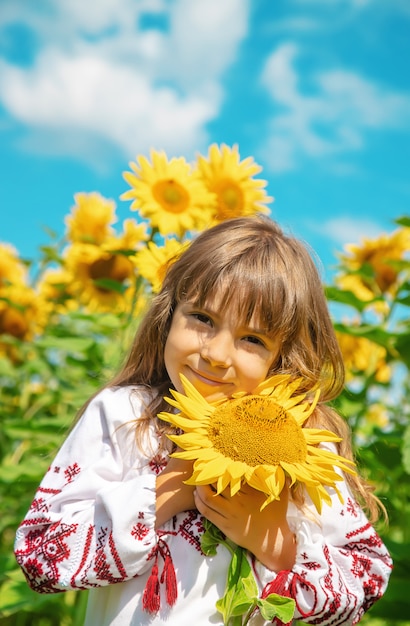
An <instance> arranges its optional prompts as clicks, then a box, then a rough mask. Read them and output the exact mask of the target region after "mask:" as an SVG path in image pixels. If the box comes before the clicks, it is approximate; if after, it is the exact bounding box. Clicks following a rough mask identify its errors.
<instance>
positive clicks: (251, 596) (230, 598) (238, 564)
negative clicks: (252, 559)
mask: <svg viewBox="0 0 410 626" xmlns="http://www.w3.org/2000/svg"><path fill="white" fill-rule="evenodd" d="M257 592H258V588H257V585H256V582H255V580H254V577H253V573H252V569H251V566H250V565H249V563H248V560H247V558H246V556H245V554H244V550H243V548H241V547H239V546H237V547H236V549H235V551H234V553H233V555H232V559H231V562H230V565H229V569H228V579H227V585H226V590H225V594H224V596H223V598H221V599H220V600H218V601H217V603H216V608H217V610H218V611H219V612H220V613H222V616H223V620H224V624H228V622H229V620H230V619H231V617H237V616H240V615H244V614H245V613H247V612H248V611H249V609H250V608H252V606H255V604H256V594H257Z"/></svg>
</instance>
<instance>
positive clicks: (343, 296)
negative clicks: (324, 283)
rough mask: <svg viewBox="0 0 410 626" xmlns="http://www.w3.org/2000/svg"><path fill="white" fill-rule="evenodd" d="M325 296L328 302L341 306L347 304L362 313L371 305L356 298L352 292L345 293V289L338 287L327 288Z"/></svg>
mask: <svg viewBox="0 0 410 626" xmlns="http://www.w3.org/2000/svg"><path fill="white" fill-rule="evenodd" d="M325 294H326V298H327V299H328V300H332V301H333V302H340V303H341V304H347V305H349V306H352V307H353V308H355V309H357V310H358V311H360V312H362V311H363V310H364V309H365V308H366V307H367V306H368V305H369V302H364V301H363V300H360V298H358V297H357V296H355V295H354V293H352V292H351V291H345V290H343V289H338V288H337V287H326V288H325Z"/></svg>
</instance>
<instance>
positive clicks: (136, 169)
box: [121, 150, 214, 236]
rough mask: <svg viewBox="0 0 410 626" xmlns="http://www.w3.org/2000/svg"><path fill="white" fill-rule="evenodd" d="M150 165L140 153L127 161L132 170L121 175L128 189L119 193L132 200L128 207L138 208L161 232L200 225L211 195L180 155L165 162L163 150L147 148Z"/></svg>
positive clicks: (205, 220)
mask: <svg viewBox="0 0 410 626" xmlns="http://www.w3.org/2000/svg"><path fill="white" fill-rule="evenodd" d="M151 160H152V164H151V163H150V162H149V161H148V159H146V158H145V157H144V156H138V157H137V162H136V163H134V162H131V163H130V167H131V169H132V172H124V174H123V176H124V179H125V180H126V181H127V183H128V184H129V185H130V187H131V189H129V190H128V191H126V192H124V193H123V194H122V196H121V199H123V200H132V201H133V202H132V204H131V210H133V211H134V210H138V211H139V213H140V214H141V216H142V217H145V218H147V219H149V220H150V221H151V225H152V226H153V227H154V228H158V230H159V232H160V233H161V235H168V234H170V233H175V234H176V235H178V236H181V235H183V234H184V233H185V232H186V231H189V230H193V229H198V228H203V227H204V226H205V225H206V224H207V223H209V221H210V213H209V208H207V207H209V206H211V205H212V203H213V202H214V197H213V195H212V194H211V193H209V191H207V189H206V187H205V185H204V183H203V182H202V181H201V180H200V179H199V178H198V177H197V176H194V175H193V172H192V167H191V165H190V164H189V163H187V162H186V161H185V159H184V158H183V157H180V158H172V159H170V160H169V161H168V159H167V156H166V154H165V153H164V152H156V151H154V150H153V151H151Z"/></svg>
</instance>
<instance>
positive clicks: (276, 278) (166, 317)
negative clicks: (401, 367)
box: [109, 216, 382, 520]
mask: <svg viewBox="0 0 410 626" xmlns="http://www.w3.org/2000/svg"><path fill="white" fill-rule="evenodd" d="M226 285H229V290H227V289H226ZM220 289H223V290H224V308H226V309H229V308H230V307H235V312H237V313H238V315H239V318H240V319H241V320H242V321H244V322H245V323H247V322H249V320H250V319H251V318H252V315H253V314H254V313H256V314H257V315H258V316H259V317H260V321H261V324H262V325H263V327H264V328H265V329H267V332H268V334H269V335H271V336H272V337H275V338H276V339H278V338H279V339H280V342H281V348H280V350H279V354H278V357H277V360H276V362H275V363H274V364H273V367H272V373H286V374H290V375H292V376H295V377H301V378H302V379H303V380H304V388H303V389H302V390H303V391H310V390H312V389H313V388H316V387H320V390H321V403H320V404H319V405H318V408H317V410H316V412H315V413H314V415H313V416H312V417H311V418H310V422H309V423H315V424H317V425H320V426H321V427H323V428H328V429H330V430H332V431H333V432H335V433H336V434H337V435H339V436H340V437H341V438H342V442H341V445H340V449H339V452H340V453H341V454H343V456H347V457H349V458H352V456H353V453H352V445H351V437H350V433H349V431H348V427H347V424H346V422H345V420H344V419H342V417H341V416H340V415H338V414H337V413H336V412H335V411H334V410H333V409H332V408H331V407H330V406H328V405H327V404H326V403H328V402H330V401H331V400H333V399H335V398H336V397H337V396H338V395H339V394H340V392H341V391H342V389H343V385H344V365H343V359H342V355H341V352H340V349H339V345H338V343H337V340H336V336H335V332H334V328H333V324H332V321H331V318H330V314H329V310H328V306H327V302H326V298H325V295H324V291H323V286H322V282H321V278H320V274H319V272H318V269H317V267H316V264H315V262H314V261H313V257H312V255H311V253H310V252H309V251H308V249H307V246H306V245H305V244H303V243H302V242H301V241H300V240H298V239H296V238H294V237H292V236H289V235H286V234H285V233H284V232H283V231H282V229H281V228H280V227H279V226H278V224H277V223H276V222H274V221H273V220H271V219H269V218H266V217H263V216H252V217H242V218H234V219H231V220H227V221H225V222H222V223H220V224H218V225H216V226H214V227H213V228H210V229H209V230H206V231H204V232H203V233H201V234H200V235H199V236H198V237H197V238H196V239H194V241H193V242H192V243H191V244H190V246H189V247H188V248H187V249H186V250H185V251H184V252H183V254H182V255H181V256H180V257H179V258H177V259H176V260H175V261H174V262H173V263H172V264H171V265H170V267H169V269H168V271H167V273H166V276H165V279H164V282H163V285H162V289H161V291H160V292H159V293H158V294H157V295H156V296H155V297H154V298H153V300H152V302H151V305H150V307H149V310H148V312H147V314H146V315H145V317H144V319H143V320H142V322H141V324H140V326H139V328H138V331H137V333H136V335H135V338H134V341H133V344H132V346H131V349H130V352H129V354H128V357H127V359H126V361H125V363H124V365H123V367H122V368H121V370H120V371H119V372H118V374H117V375H116V376H115V377H114V379H113V380H111V381H110V383H109V386H126V385H139V386H141V385H142V386H145V387H147V388H149V389H155V390H156V391H157V394H156V395H155V396H154V397H153V400H152V401H151V403H150V405H149V406H148V407H147V409H146V412H145V416H144V419H142V420H139V421H138V426H137V428H138V429H141V431H143V430H144V428H146V427H147V424H148V423H149V422H150V421H151V420H152V419H156V420H158V418H157V417H156V415H157V413H158V412H160V411H162V410H169V406H168V405H167V403H166V401H165V400H164V395H166V394H167V393H168V390H169V389H170V388H172V383H171V381H170V378H169V376H168V373H167V370H166V367H165V362H164V346H165V343H166V340H167V336H168V332H169V329H170V325H171V322H172V316H173V312H174V310H175V307H176V306H177V305H178V304H179V303H180V302H182V301H184V300H190V301H194V302H196V304H197V305H198V306H202V305H204V304H205V302H206V301H208V299H210V298H212V296H213V295H214V294H216V292H217V291H218V290H220ZM158 425H159V427H160V429H161V432H162V433H163V437H162V439H163V445H164V447H166V446H167V442H168V440H167V439H166V437H165V434H166V433H167V432H169V431H170V426H169V425H167V424H165V423H163V422H161V421H160V420H158ZM168 443H169V442H168ZM347 481H348V483H349V485H350V487H351V489H352V491H353V493H354V495H355V496H356V497H357V498H358V499H359V501H360V503H361V504H362V505H363V506H364V508H365V509H366V510H367V512H368V513H370V516H371V518H372V519H373V520H374V519H376V518H377V513H378V499H377V498H376V497H375V496H374V495H373V494H372V493H371V489H370V488H369V486H368V485H367V484H366V482H365V481H364V480H363V479H362V478H361V477H360V476H356V477H351V476H347ZM381 508H382V507H381Z"/></svg>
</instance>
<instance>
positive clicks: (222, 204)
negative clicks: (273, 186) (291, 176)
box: [198, 144, 273, 222]
mask: <svg viewBox="0 0 410 626" xmlns="http://www.w3.org/2000/svg"><path fill="white" fill-rule="evenodd" d="M261 171H262V168H261V167H260V166H259V165H257V164H256V163H255V162H254V160H253V158H252V157H248V158H246V159H244V160H243V161H240V156H239V151H238V147H237V146H233V148H229V147H228V146H226V145H224V144H223V145H222V146H221V148H218V146H217V145H216V144H213V145H212V146H210V148H209V152H208V158H205V157H203V156H199V157H198V172H199V175H200V176H201V177H202V178H203V180H204V181H205V184H206V186H207V188H208V189H209V191H211V192H213V193H214V194H215V197H216V202H214V211H213V217H214V219H215V220H216V221H217V222H222V221H224V220H227V219H229V218H231V217H241V216H244V215H253V214H255V213H261V212H262V213H269V210H268V209H267V207H266V206H265V205H266V204H267V203H269V202H272V201H273V198H271V197H269V196H268V195H267V194H266V191H265V189H264V187H266V184H267V183H266V181H265V180H260V179H258V178H254V176H255V175H256V174H259V173H260V172H261Z"/></svg>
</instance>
